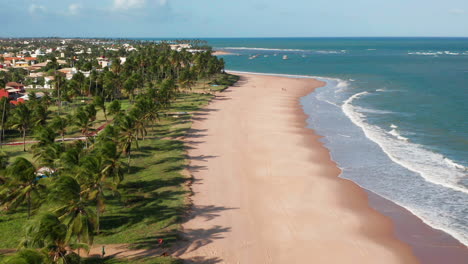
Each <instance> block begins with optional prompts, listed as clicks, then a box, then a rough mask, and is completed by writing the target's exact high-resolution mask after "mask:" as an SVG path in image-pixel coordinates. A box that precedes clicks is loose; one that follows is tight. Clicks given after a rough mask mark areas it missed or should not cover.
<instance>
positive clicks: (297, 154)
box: [176, 73, 418, 263]
mask: <svg viewBox="0 0 468 264" xmlns="http://www.w3.org/2000/svg"><path fill="white" fill-rule="evenodd" d="M235 74H236V75H240V76H241V81H240V83H239V85H235V86H234V87H232V88H229V89H228V90H227V91H226V92H227V95H226V96H222V98H218V99H215V100H216V101H215V102H213V103H211V104H210V105H209V106H208V108H207V109H205V111H202V114H201V115H200V116H195V117H194V120H195V122H194V126H193V129H192V133H190V134H189V136H188V138H189V140H188V142H187V143H188V145H189V157H192V158H191V162H190V167H189V168H190V171H191V173H192V175H193V177H194V185H193V186H192V187H193V191H194V196H193V197H192V200H193V204H194V209H193V215H192V218H191V219H190V220H189V221H188V222H187V223H185V224H184V225H183V226H184V230H185V233H186V237H187V238H188V240H189V241H190V242H191V243H192V244H195V245H198V246H196V247H185V248H184V250H182V251H179V252H176V255H178V256H181V257H182V258H185V259H188V260H194V259H200V260H206V259H207V258H208V257H216V258H217V259H218V260H220V261H226V263H236V262H237V261H240V260H256V261H257V262H260V261H266V262H268V263H286V262H285V261H289V262H291V260H292V259H294V260H295V262H297V263H300V261H306V260H309V261H311V259H313V260H315V261H318V262H323V261H325V259H327V261H328V262H327V263H341V262H342V261H346V260H349V259H350V258H351V259H353V260H359V261H360V262H361V263H376V261H379V263H401V262H404V263H418V261H417V259H416V258H415V256H414V255H413V254H412V253H411V249H410V247H409V246H408V245H405V244H403V243H402V242H400V241H399V240H397V239H396V237H395V235H394V233H393V223H392V222H391V221H390V219H388V218H387V217H385V216H383V215H382V214H380V213H378V212H377V211H375V210H374V209H371V208H370V206H369V203H368V198H367V194H366V192H365V191H364V189H362V188H360V187H359V186H358V185H357V184H355V183H353V182H351V181H349V180H346V179H342V178H339V177H338V175H339V174H340V170H339V169H338V167H337V166H336V163H334V162H333V161H332V160H331V157H330V153H329V151H328V149H326V148H325V147H324V146H323V144H322V143H321V142H320V141H319V138H320V136H318V135H317V134H315V133H314V131H313V130H311V129H308V128H307V127H306V120H307V115H306V114H305V113H304V111H303V109H302V106H301V105H300V101H299V100H300V98H301V97H303V96H305V95H307V94H309V93H311V92H312V91H313V90H314V89H315V88H317V87H320V86H323V84H324V83H321V82H319V81H317V80H314V79H292V78H285V77H275V76H266V75H248V74H238V73H235ZM260 86H263V88H260ZM281 86H283V87H281ZM265 87H269V88H265ZM247 89H250V91H249V90H247ZM283 89H285V90H283ZM251 93H252V94H251ZM222 94H223V95H224V93H222ZM249 95H250V96H253V97H257V96H258V97H257V98H259V99H258V100H257V101H255V100H254V101H252V100H253V99H250V100H249V99H248V97H249ZM241 98H242V99H241ZM220 99H222V100H220ZM233 101H236V102H233ZM237 101H241V104H237V103H239V102H237ZM235 103H236V105H233V104H235ZM228 104H229V105H228ZM233 107H236V108H233ZM268 108H271V109H268ZM226 109H227V110H226ZM239 109H240V110H239ZM249 110H254V111H250V112H245V111H249ZM235 111H237V112H240V113H239V114H237V115H241V116H240V117H238V118H239V119H238V120H237V119H236V117H232V116H233V115H234V116H235V115H236V114H234V113H236V112H235ZM223 112H224V113H223ZM230 112H231V113H230ZM271 114H274V115H275V118H277V119H278V120H271V117H268V116H270V115H271ZM257 115H258V116H257ZM232 118H234V119H235V120H236V121H238V122H237V123H238V125H239V126H240V128H238V127H239V126H234V127H232V126H233V124H231V123H232V122H230V121H229V120H228V119H232ZM244 119H247V120H244ZM252 119H253V120H252ZM257 119H258V120H257ZM242 120H244V121H242ZM231 121H234V120H231ZM207 123H208V124H207ZM224 126H231V127H228V128H224V129H227V130H226V131H225V132H226V133H227V134H229V135H224V134H223V136H220V135H216V134H211V133H209V132H210V131H215V130H216V131H217V133H222V131H220V130H221V129H223V127H224ZM236 128H237V130H238V131H237V132H238V133H246V134H245V135H244V137H241V136H239V135H238V134H237V133H236V131H232V130H233V129H236ZM265 128H269V129H267V130H265ZM239 129H240V130H239ZM273 130H275V131H273ZM276 130H278V131H276ZM200 133H201V134H200ZM193 136H196V137H195V138H197V139H199V140H205V141H200V142H198V141H195V142H194V141H193ZM245 138H247V139H245ZM245 141H246V142H245ZM281 141H286V142H284V144H282V142H281ZM214 143H216V144H214ZM246 143H247V144H246ZM223 144H224V145H225V144H232V145H231V147H233V146H236V148H241V149H242V150H244V149H245V150H248V151H241V152H242V153H245V154H244V155H241V154H240V153H236V150H234V149H232V148H229V149H225V148H224V147H223V146H222V145H223ZM272 144H277V146H275V147H274V148H272V146H271V145H272ZM211 152H214V153H213V154H212V153H211ZM231 152H234V153H231ZM255 153H257V154H255ZM258 153H261V154H258ZM282 153H286V154H287V155H286V156H283V155H282ZM197 154H198V155H197ZM215 154H216V155H215ZM205 155H206V156H205ZM225 156H228V157H225ZM264 156H268V158H265V157H264ZM194 157H197V158H194ZM200 157H201V158H200ZM252 160H254V161H255V162H254V163H252ZM232 163H236V164H237V165H238V166H240V167H242V168H241V169H240V170H239V168H237V167H233V165H232ZM257 163H261V164H262V166H259V165H258V164H257ZM281 164H282V165H281ZM288 165H289V166H291V165H292V167H290V168H289V169H287V170H285V169H286V167H288ZM252 167H253V168H252ZM231 169H232V170H234V171H235V172H238V173H235V172H232V171H231ZM252 169H253V170H252ZM223 171H227V173H226V174H228V175H224V174H223V173H222V172H223ZM214 174H216V175H218V176H217V177H215V176H214ZM291 174H292V175H294V176H292V177H293V178H292V179H289V180H288V179H287V178H285V176H287V175H291ZM236 175H239V176H238V177H236ZM290 177H291V176H290ZM228 184H229V186H230V188H232V189H233V190H229V189H226V190H225V189H223V187H224V186H227V185H228ZM306 186H307V188H306ZM252 188H253V190H252ZM272 189H274V190H272ZM241 190H242V191H241ZM272 191H273V193H272ZM259 193H260V194H261V196H259ZM241 194H242V195H241ZM265 197H269V198H270V199H266V198H265ZM253 198H255V199H253ZM265 199H266V200H265ZM317 200H318V201H320V203H319V204H317V203H316V201H317ZM278 206H279V207H281V208H277V207H278ZM251 207H253V209H255V210H252V208H251ZM270 207H273V208H270ZM206 208H212V209H216V208H217V210H215V212H212V213H210V214H209V217H207V215H206V214H207V212H206V211H207V210H206ZM330 224H333V226H330ZM327 226H328V227H327ZM212 228H215V230H212ZM194 230H198V232H196V233H197V234H199V235H195V236H194V235H193V233H194V232H193V231H194ZM207 230H208V231H207ZM249 231H250V232H249ZM253 231H254V232H253ZM265 232H266V233H265ZM204 233H212V234H216V236H215V237H214V238H213V237H209V238H206V237H203V236H201V235H200V234H204ZM327 248H328V249H327ZM327 250H328V251H327ZM336 250H339V251H340V253H341V254H340V255H339V256H338V255H336V254H333V252H336ZM314 253H316V254H317V255H316V256H315V255H314ZM383 259H384V261H382V260H383ZM282 260H283V261H282ZM293 262H294V261H293Z"/></svg>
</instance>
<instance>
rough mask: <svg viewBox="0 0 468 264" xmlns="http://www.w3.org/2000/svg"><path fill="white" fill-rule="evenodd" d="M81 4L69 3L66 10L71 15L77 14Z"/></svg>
mask: <svg viewBox="0 0 468 264" xmlns="http://www.w3.org/2000/svg"><path fill="white" fill-rule="evenodd" d="M80 9H81V5H80V4H71V5H69V6H68V12H69V13H70V14H71V15H78V14H79V13H80Z"/></svg>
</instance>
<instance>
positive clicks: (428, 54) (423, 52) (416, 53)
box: [408, 50, 468, 56]
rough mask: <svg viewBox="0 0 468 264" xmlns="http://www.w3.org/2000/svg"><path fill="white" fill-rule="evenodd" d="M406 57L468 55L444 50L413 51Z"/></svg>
mask: <svg viewBox="0 0 468 264" xmlns="http://www.w3.org/2000/svg"><path fill="white" fill-rule="evenodd" d="M408 55H421V56H439V55H451V56H459V55H468V53H466V52H463V53H462V52H454V51H449V50H444V51H433V50H429V51H414V52H408Z"/></svg>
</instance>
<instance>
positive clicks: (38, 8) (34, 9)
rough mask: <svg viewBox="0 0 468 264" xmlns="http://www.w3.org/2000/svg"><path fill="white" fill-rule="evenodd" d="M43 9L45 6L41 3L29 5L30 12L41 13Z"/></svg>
mask: <svg viewBox="0 0 468 264" xmlns="http://www.w3.org/2000/svg"><path fill="white" fill-rule="evenodd" d="M45 11H46V8H45V7H44V6H42V5H36V4H31V5H30V6H29V13H31V14H37V13H41V12H45Z"/></svg>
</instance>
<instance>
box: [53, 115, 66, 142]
mask: <svg viewBox="0 0 468 264" xmlns="http://www.w3.org/2000/svg"><path fill="white" fill-rule="evenodd" d="M69 122H70V117H69V116H66V117H61V116H59V115H56V116H55V117H54V118H53V119H52V121H51V124H50V125H51V127H52V128H53V129H55V131H57V133H59V134H60V136H61V137H62V144H63V143H64V142H65V134H66V133H67V127H68V124H69Z"/></svg>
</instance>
